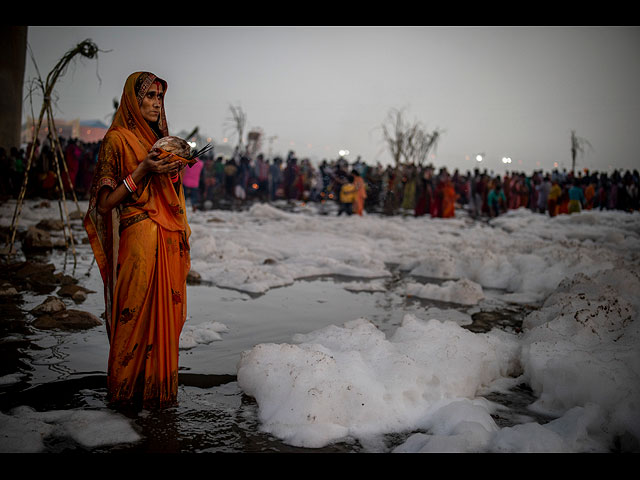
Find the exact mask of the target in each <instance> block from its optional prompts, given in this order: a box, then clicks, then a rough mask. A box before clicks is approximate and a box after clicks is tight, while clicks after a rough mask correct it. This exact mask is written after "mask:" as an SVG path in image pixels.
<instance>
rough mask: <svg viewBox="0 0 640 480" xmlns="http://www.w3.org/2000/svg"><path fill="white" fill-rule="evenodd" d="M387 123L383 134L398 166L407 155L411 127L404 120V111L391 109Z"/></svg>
mask: <svg viewBox="0 0 640 480" xmlns="http://www.w3.org/2000/svg"><path fill="white" fill-rule="evenodd" d="M385 122H386V123H383V124H382V134H383V136H384V139H385V141H386V142H387V147H388V148H389V153H391V157H392V158H393V160H394V162H395V164H396V166H397V165H399V164H400V161H401V159H402V157H403V156H405V155H406V152H407V137H408V136H410V135H411V133H410V127H409V126H408V124H407V122H406V121H405V119H404V109H397V108H393V109H391V110H390V111H389V113H388V114H387V119H386V121H385Z"/></svg>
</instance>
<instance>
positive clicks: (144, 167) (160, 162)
mask: <svg viewBox="0 0 640 480" xmlns="http://www.w3.org/2000/svg"><path fill="white" fill-rule="evenodd" d="M160 153H161V152H160V150H157V149H151V150H150V151H149V153H148V154H147V156H146V157H145V158H144V160H142V162H140V165H138V168H139V169H140V173H141V174H142V176H143V177H144V176H145V175H146V174H147V173H160V174H162V173H168V174H169V175H175V174H176V173H177V172H179V171H180V170H181V167H182V162H179V161H176V160H172V158H173V157H175V156H174V155H173V154H169V156H166V157H163V158H158V157H159V155H160ZM136 170H137V169H136Z"/></svg>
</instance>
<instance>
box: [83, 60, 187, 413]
mask: <svg viewBox="0 0 640 480" xmlns="http://www.w3.org/2000/svg"><path fill="white" fill-rule="evenodd" d="M166 91H167V83H166V82H165V81H164V80H162V79H160V78H158V77H156V76H155V75H154V74H152V73H149V72H136V73H133V74H131V75H130V76H129V77H128V78H127V80H126V83H125V85H124V90H123V93H122V100H121V101H120V105H119V108H118V110H117V112H116V114H115V116H114V119H113V122H112V124H111V127H110V128H109V130H108V131H107V133H106V135H105V137H104V139H103V142H102V145H101V148H100V153H99V156H98V162H97V164H96V169H95V173H94V178H93V184H92V188H91V195H90V200H89V208H88V210H87V214H86V216H85V219H84V227H85V229H86V231H87V233H88V236H89V241H90V243H91V247H92V249H93V253H94V255H95V258H96V262H97V264H98V266H99V268H100V273H101V276H102V279H103V282H104V295H105V309H106V312H105V320H106V327H107V335H108V339H109V359H108V367H107V389H108V399H109V402H110V403H112V404H115V405H122V404H126V405H133V406H135V407H137V408H140V407H142V408H149V407H161V406H166V405H171V404H175V403H176V402H177V391H178V347H179V338H180V333H181V331H182V327H183V325H184V321H185V319H186V306H187V301H186V300H187V299H186V278H187V273H188V272H189V269H190V266H191V261H190V255H189V236H190V234H191V230H190V228H189V224H188V222H187V217H186V213H185V212H186V208H185V199H184V192H183V188H182V182H181V170H182V168H183V165H184V164H183V163H182V162H180V161H175V159H176V157H166V156H159V153H160V152H159V151H157V150H155V149H153V148H152V147H153V145H154V143H155V142H156V141H157V140H158V139H159V138H161V137H164V136H167V135H168V129H167V121H166V115H165V108H164V95H165V93H166Z"/></svg>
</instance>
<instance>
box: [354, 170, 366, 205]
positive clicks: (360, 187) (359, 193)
mask: <svg viewBox="0 0 640 480" xmlns="http://www.w3.org/2000/svg"><path fill="white" fill-rule="evenodd" d="M351 175H353V186H354V187H356V196H355V197H354V199H353V213H355V214H356V215H360V216H362V212H364V201H365V200H366V199H367V185H366V184H365V183H364V179H363V178H362V177H361V176H360V174H359V173H358V171H357V170H351Z"/></svg>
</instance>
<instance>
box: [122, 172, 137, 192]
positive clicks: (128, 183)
mask: <svg viewBox="0 0 640 480" xmlns="http://www.w3.org/2000/svg"><path fill="white" fill-rule="evenodd" d="M122 183H124V186H125V187H126V189H127V190H129V192H130V193H133V192H135V191H136V188H137V187H136V183H135V182H134V181H133V178H132V177H131V175H127V177H126V178H125V179H124V180H123V181H122Z"/></svg>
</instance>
